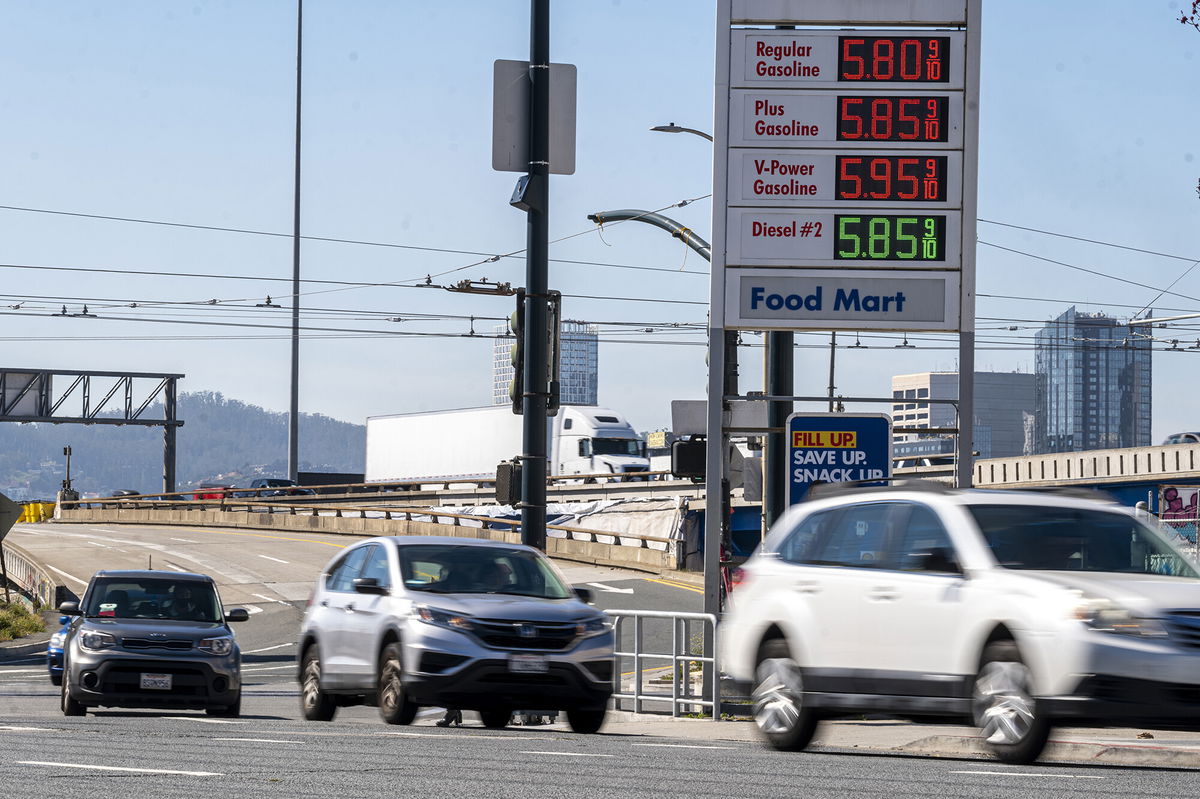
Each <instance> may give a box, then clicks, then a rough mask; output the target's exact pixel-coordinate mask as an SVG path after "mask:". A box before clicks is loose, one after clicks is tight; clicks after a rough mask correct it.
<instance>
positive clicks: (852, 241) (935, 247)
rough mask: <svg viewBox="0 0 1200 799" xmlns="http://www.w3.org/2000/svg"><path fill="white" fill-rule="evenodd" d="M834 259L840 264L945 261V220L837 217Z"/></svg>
mask: <svg viewBox="0 0 1200 799" xmlns="http://www.w3.org/2000/svg"><path fill="white" fill-rule="evenodd" d="M835 225H836V227H837V243H836V244H835V249H834V258H835V259H836V260H841V261H897V260H898V261H944V260H945V259H946V255H945V241H946V217H944V216H899V215H890V214H879V215H874V216H843V215H841V214H838V215H837V216H836V217H835Z"/></svg>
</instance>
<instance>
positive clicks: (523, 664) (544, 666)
mask: <svg viewBox="0 0 1200 799" xmlns="http://www.w3.org/2000/svg"><path fill="white" fill-rule="evenodd" d="M508 670H509V671H512V672H516V673H519V674H545V673H546V672H547V671H549V670H550V664H549V663H547V662H546V658H544V657H542V656H541V655H509V656H508Z"/></svg>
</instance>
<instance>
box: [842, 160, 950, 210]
mask: <svg viewBox="0 0 1200 799" xmlns="http://www.w3.org/2000/svg"><path fill="white" fill-rule="evenodd" d="M837 176H838V177H837V199H839V200H913V201H916V202H941V201H944V200H945V199H946V156H944V155H930V156H920V157H901V156H894V155H868V156H853V155H839V156H838V157H837Z"/></svg>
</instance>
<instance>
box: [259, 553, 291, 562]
mask: <svg viewBox="0 0 1200 799" xmlns="http://www.w3.org/2000/svg"><path fill="white" fill-rule="evenodd" d="M259 557H260V558H264V559H266V560H273V561H275V562H276V563H287V561H286V560H280V559H279V558H273V557H271V556H270V555H259Z"/></svg>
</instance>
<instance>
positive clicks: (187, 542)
mask: <svg viewBox="0 0 1200 799" xmlns="http://www.w3.org/2000/svg"><path fill="white" fill-rule="evenodd" d="M171 540H172V541H182V542H183V543H185V544H199V543H200V542H199V541H193V540H192V539H190V538H172V539H171Z"/></svg>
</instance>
